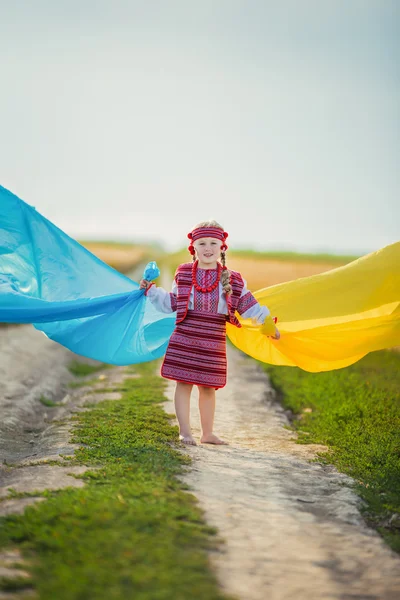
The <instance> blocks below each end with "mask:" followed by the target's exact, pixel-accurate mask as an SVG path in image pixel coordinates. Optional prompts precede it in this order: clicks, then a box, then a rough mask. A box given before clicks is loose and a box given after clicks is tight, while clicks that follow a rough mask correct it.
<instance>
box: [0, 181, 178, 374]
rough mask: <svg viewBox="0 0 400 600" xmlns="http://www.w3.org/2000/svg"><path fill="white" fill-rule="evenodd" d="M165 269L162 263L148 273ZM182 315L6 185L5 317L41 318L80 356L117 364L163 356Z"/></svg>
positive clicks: (0, 282)
mask: <svg viewBox="0 0 400 600" xmlns="http://www.w3.org/2000/svg"><path fill="white" fill-rule="evenodd" d="M143 275H144V278H145V279H148V280H153V279H155V278H156V277H157V276H158V275H159V270H158V268H157V265H156V264H155V263H149V264H148V265H147V267H146V269H145V273H144V274H143ZM175 320H176V313H171V314H166V313H161V312H159V311H158V310H157V309H156V308H155V307H154V306H153V305H152V303H151V302H149V301H147V298H146V296H145V295H144V290H141V289H139V284H138V283H137V282H136V281H133V280H132V279H129V277H126V276H125V275H123V274H121V273H119V272H118V271H116V270H115V269H113V268H111V267H110V266H108V265H106V264H105V263H104V262H103V261H101V260H100V259H99V258H97V257H96V256H94V255H93V254H92V253H91V252H89V250H87V249H86V248H84V247H83V246H81V244H79V243H78V242H77V241H75V240H73V239H72V238H70V237H69V236H68V235H67V234H65V233H64V232H63V231H61V229H59V228H58V227H56V226H55V225H54V224H53V223H51V222H50V221H49V220H48V219H46V218H45V217H43V216H42V215H41V214H40V213H38V212H37V211H36V209H35V208H34V207H33V206H30V205H29V204H27V203H26V202H24V201H23V200H21V199H20V198H18V197H17V196H15V195H14V194H12V193H11V192H10V191H8V190H6V189H5V188H4V187H2V186H0V322H2V323H33V325H34V327H36V329H39V330H41V331H43V332H44V333H45V334H46V335H47V337H49V338H51V339H52V340H54V341H56V342H58V343H59V344H62V345H63V346H65V347H66V348H69V349H70V350H72V351H73V352H75V353H77V354H81V355H83V356H87V357H89V358H94V359H96V360H99V361H102V362H106V363H109V364H114V365H129V364H134V363H140V362H146V361H149V360H153V359H155V358H159V357H160V356H162V355H163V354H164V353H165V351H166V349H167V345H168V341H169V338H170V337H171V334H172V332H173V330H174V327H175Z"/></svg>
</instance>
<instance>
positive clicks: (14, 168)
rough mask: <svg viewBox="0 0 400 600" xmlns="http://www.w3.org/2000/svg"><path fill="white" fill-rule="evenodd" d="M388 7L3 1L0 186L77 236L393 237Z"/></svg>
mask: <svg viewBox="0 0 400 600" xmlns="http://www.w3.org/2000/svg"><path fill="white" fill-rule="evenodd" d="M399 13H400V3H399V2H397V1H396V0H393V1H389V0H371V1H368V0H343V1H341V0H327V1H321V0H315V1H311V0H292V1H291V0H283V1H282V2H279V3H278V2H276V1H273V2H270V1H269V0H260V1H256V0H242V1H237V0H197V1H196V0H181V1H178V0H165V1H162V2H161V1H149V2H143V0H141V1H140V2H136V1H134V0H126V1H123V0H108V1H106V0H95V1H94V0H68V1H64V0H56V1H54V0H35V1H34V2H32V1H21V0H13V1H11V0H9V1H8V2H7V1H6V0H4V1H0V86H1V93H0V140H1V141H0V183H1V184H2V185H3V186H5V187H6V188H8V189H10V190H11V191H12V192H14V193H16V194H17V195H18V196H20V197H21V198H22V199H23V200H25V201H26V202H28V203H29V204H31V205H33V206H35V207H36V209H37V210H38V211H39V212H41V213H42V214H43V215H45V216H46V217H47V218H49V219H50V220H51V221H53V222H54V223H55V224H56V225H58V226H59V227H61V229H63V230H64V231H66V232H67V233H68V234H69V235H71V236H72V237H75V238H79V239H83V238H85V239H104V238H106V239H121V240H133V241H135V240H139V239H140V240H143V239H153V240H158V241H160V242H161V243H164V244H165V245H166V247H167V248H169V249H175V248H178V247H182V246H183V245H187V238H186V234H187V232H188V231H189V230H190V229H191V227H192V226H193V225H194V224H196V222H198V221H199V220H204V219H208V218H215V219H217V220H218V221H220V222H221V224H222V225H223V226H224V227H225V229H226V230H227V231H228V232H229V240H228V241H229V242H230V247H231V248H235V247H252V248H257V249H289V250H299V251H324V250H326V251H333V252H337V253H342V252H343V253H346V252H351V253H360V254H363V253H367V252H370V251H373V250H377V249H378V248H381V247H383V246H385V245H387V244H390V243H392V242H395V241H397V240H399V239H400V235H399V234H400V201H399V175H398V174H399V147H400V135H399V134H400V127H399V113H400V109H399V106H400V93H399V88H400V80H399V61H398V58H399V46H400V43H399V40H400V24H399V23H400V19H399Z"/></svg>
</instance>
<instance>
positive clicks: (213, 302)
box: [140, 221, 280, 445]
mask: <svg viewBox="0 0 400 600" xmlns="http://www.w3.org/2000/svg"><path fill="white" fill-rule="evenodd" d="M227 237H228V234H227V233H226V232H225V231H224V229H223V227H222V226H221V225H220V224H219V223H217V222H216V221H204V222H202V223H199V224H198V225H196V226H195V227H194V228H193V230H192V231H191V232H190V233H189V234H188V238H189V239H190V240H191V242H190V245H189V247H188V250H189V252H190V253H191V254H192V256H193V263H183V264H181V265H179V267H178V268H177V270H176V272H175V277H174V282H173V285H172V292H170V293H169V292H167V291H166V290H164V289H163V288H161V287H156V286H155V285H154V283H151V282H149V281H146V280H144V279H142V280H141V281H140V288H142V289H143V288H146V292H145V294H146V296H147V297H148V298H149V299H150V301H151V302H152V303H153V304H154V305H155V306H156V308H157V309H159V310H161V311H162V312H166V313H169V312H175V311H176V312H177V318H176V327H175V330H174V332H173V333H172V336H171V338H170V341H169V344H168V348H167V351H166V354H165V357H164V361H163V365H162V368H161V375H162V376H163V377H165V378H167V379H173V380H175V381H176V390H175V397H174V402H175V411H176V416H177V419H178V422H179V439H180V440H181V441H182V442H184V443H186V444H193V445H196V441H195V440H194V439H193V436H192V433H191V428H190V394H191V391H192V388H193V385H197V386H198V389H199V412H200V420H201V429H202V435H201V439H200V441H201V442H202V443H208V444H227V442H225V441H224V440H221V439H220V438H219V437H217V436H216V435H215V434H214V433H213V425H214V413H215V390H217V389H220V388H222V387H224V386H225V384H226V321H229V322H230V323H232V324H234V325H236V326H238V327H240V323H239V321H238V319H237V317H236V316H235V311H238V313H239V314H240V315H241V316H242V317H243V318H251V319H252V320H253V322H254V323H255V324H259V325H263V324H266V325H268V327H269V332H270V331H271V320H272V317H271V316H270V311H269V309H268V308H267V307H266V306H260V305H259V304H258V302H257V300H256V299H255V298H254V296H253V295H252V293H251V292H249V291H248V290H247V288H246V282H245V281H244V280H243V278H242V276H241V275H240V273H238V272H236V271H228V269H227V268H226V266H225V251H226V250H227V249H228V246H227V245H226V238H227ZM218 258H221V262H218ZM266 321H268V323H266ZM268 327H267V328H266V329H265V331H268ZM273 328H274V329H275V334H274V335H272V337H273V339H276V340H278V339H279V338H280V333H279V331H278V329H277V328H276V326H275V324H273Z"/></svg>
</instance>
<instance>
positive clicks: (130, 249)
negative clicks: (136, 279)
mask: <svg viewBox="0 0 400 600" xmlns="http://www.w3.org/2000/svg"><path fill="white" fill-rule="evenodd" d="M80 243H81V244H82V246H84V247H85V248H87V249H88V250H89V251H90V252H92V253H93V254H94V255H95V256H97V257H98V258H100V260H102V261H104V262H105V263H107V264H108V265H110V267H113V268H114V269H116V270H117V271H120V272H121V273H126V272H127V271H129V269H132V268H133V267H134V266H135V265H137V263H138V262H139V261H140V260H142V259H143V260H144V259H145V257H146V255H147V254H148V252H149V249H148V248H146V247H145V246H135V245H133V244H132V245H128V244H121V245H118V244H107V243H103V242H80Z"/></svg>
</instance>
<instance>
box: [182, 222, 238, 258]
mask: <svg viewBox="0 0 400 600" xmlns="http://www.w3.org/2000/svg"><path fill="white" fill-rule="evenodd" d="M203 237H212V238H217V240H221V241H222V242H224V243H223V244H222V246H221V250H222V251H224V250H228V246H227V245H226V243H225V240H226V238H227V237H228V234H227V232H226V231H223V230H222V229H220V228H219V227H197V228H196V229H193V230H192V231H191V232H190V233H188V238H189V240H191V243H190V246H189V247H188V250H189V252H190V254H192V256H194V248H193V242H195V241H196V240H198V239H200V238H203Z"/></svg>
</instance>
